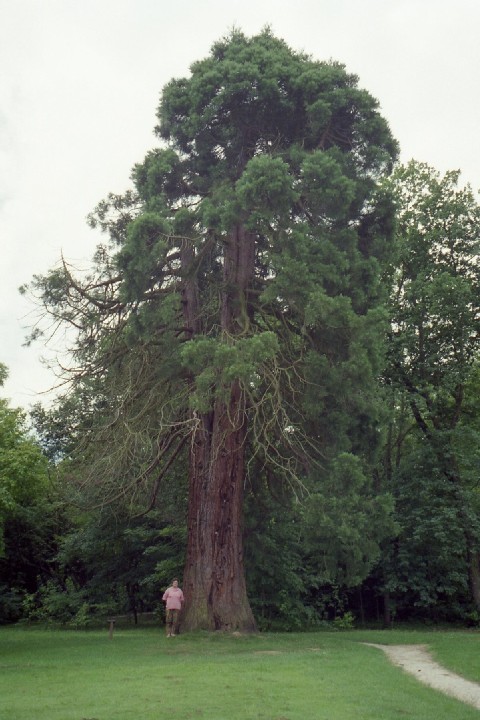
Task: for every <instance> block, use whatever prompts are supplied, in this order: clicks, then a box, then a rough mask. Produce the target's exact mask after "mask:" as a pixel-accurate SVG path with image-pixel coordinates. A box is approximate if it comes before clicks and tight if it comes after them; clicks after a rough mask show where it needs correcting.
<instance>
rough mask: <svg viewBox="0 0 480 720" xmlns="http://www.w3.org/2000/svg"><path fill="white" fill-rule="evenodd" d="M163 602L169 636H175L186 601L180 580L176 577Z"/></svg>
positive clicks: (166, 591)
mask: <svg viewBox="0 0 480 720" xmlns="http://www.w3.org/2000/svg"><path fill="white" fill-rule="evenodd" d="M162 600H163V602H164V603H165V607H166V632H167V637H175V635H176V634H177V631H178V616H179V614H180V610H181V609H182V605H183V603H184V601H185V598H184V597H183V592H182V589H181V588H179V587H178V580H177V579H176V578H175V579H174V580H173V581H172V585H171V587H169V588H168V589H167V590H165V592H164V593H163V597H162Z"/></svg>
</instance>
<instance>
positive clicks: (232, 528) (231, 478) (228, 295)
mask: <svg viewBox="0 0 480 720" xmlns="http://www.w3.org/2000/svg"><path fill="white" fill-rule="evenodd" d="M254 259H255V239H254V237H253V236H252V235H251V234H250V233H248V232H246V231H245V230H244V228H242V227H241V226H239V227H237V228H235V231H234V232H232V233H231V235H230V236H229V238H228V240H227V242H226V243H225V253H224V266H223V272H224V288H223V292H222V299H221V302H222V304H221V315H220V323H221V330H222V335H223V340H224V341H225V342H234V339H235V336H236V335H240V334H244V333H246V332H247V331H248V329H249V323H250V318H251V314H250V309H249V303H248V288H249V285H250V283H251V282H252V280H253V277H254ZM187 295H188V296H189V297H191V298H192V297H193V294H192V293H187ZM188 314H189V315H190V317H191V316H192V308H191V307H190V308H189V311H188ZM193 315H195V313H193ZM221 391H222V392H221V393H220V394H219V397H218V398H217V400H216V402H215V405H214V408H213V411H212V412H211V413H209V414H206V415H203V416H202V417H201V418H198V421H197V426H196V428H195V431H194V433H193V437H192V443H191V451H190V476H189V501H188V523H187V527H188V539H187V558H186V565H185V572H184V578H183V588H184V594H185V610H184V613H183V620H182V626H183V627H184V628H185V629H187V630H192V629H198V628H203V629H208V630H242V631H253V630H255V621H254V618H253V615H252V611H251V609H250V605H249V602H248V598H247V591H246V584H245V572H244V564H243V537H242V525H243V523H242V517H243V487H244V480H245V477H244V475H245V439H246V434H247V414H246V406H245V397H244V394H243V392H242V389H241V386H240V383H239V382H238V381H233V382H232V383H231V384H230V386H229V387H224V388H221Z"/></svg>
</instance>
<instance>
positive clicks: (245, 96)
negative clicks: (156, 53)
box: [36, 30, 396, 629]
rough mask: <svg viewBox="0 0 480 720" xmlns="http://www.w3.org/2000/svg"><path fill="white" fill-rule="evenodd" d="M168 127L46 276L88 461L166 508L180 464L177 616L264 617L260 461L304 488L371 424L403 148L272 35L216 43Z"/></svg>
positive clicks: (166, 96)
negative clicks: (251, 521)
mask: <svg viewBox="0 0 480 720" xmlns="http://www.w3.org/2000/svg"><path fill="white" fill-rule="evenodd" d="M158 121H159V124H158V126H157V128H156V133H157V136H158V138H159V139H160V145H159V147H158V148H157V149H155V150H153V151H151V152H150V153H148V154H147V156H146V158H145V160H144V161H143V163H141V164H139V165H137V166H136V167H135V168H134V170H133V176H132V179H133V182H134V190H132V191H129V192H127V193H125V194H124V195H122V196H118V195H111V196H109V197H108V198H107V200H106V201H104V202H102V203H101V204H100V205H99V206H98V208H97V210H96V211H95V213H94V214H93V215H92V217H91V223H92V225H96V226H100V227H101V228H102V229H104V230H105V231H106V232H107V233H108V234H109V237H110V242H109V243H107V244H106V246H102V247H100V248H99V250H98V252H97V255H96V264H95V268H94V271H93V272H92V273H90V275H88V276H87V277H83V278H82V279H81V280H80V279H78V278H77V279H76V278H75V277H74V276H73V273H72V272H71V270H70V268H69V267H68V266H67V264H65V263H64V264H62V266H61V267H60V268H59V269H57V270H54V271H52V272H51V273H50V274H49V275H48V276H47V277H44V278H37V279H36V286H37V291H39V293H40V295H41V297H42V301H43V302H44V304H45V305H46V307H47V309H48V312H49V313H50V314H51V315H52V316H53V318H54V319H55V322H58V323H59V324H60V325H62V324H63V323H64V322H69V323H71V324H72V325H73V326H74V327H75V328H76V330H77V333H78V335H77V340H76V343H75V346H74V348H73V358H74V359H75V361H76V367H75V368H71V370H73V377H74V385H76V387H77V388H81V392H82V393H83V395H82V397H84V398H85V397H87V398H91V400H90V401H88V402H86V404H85V406H84V411H83V418H84V423H83V427H82V428H81V430H79V432H78V437H79V441H80V442H79V444H78V448H77V452H76V456H75V461H74V462H76V463H77V469H76V470H75V473H76V475H77V476H78V477H81V478H83V479H84V481H85V482H86V483H87V482H88V483H90V487H91V488H94V489H95V488H98V491H99V493H100V492H101V493H102V498H101V500H100V501H101V502H107V501H108V500H111V499H113V498H115V497H116V496H118V495H120V494H126V493H131V496H132V497H133V498H135V502H136V503H137V502H138V501H139V500H145V499H148V503H149V505H151V506H153V505H154V504H155V502H157V501H158V497H159V490H161V486H162V483H163V482H165V481H166V479H167V478H168V477H169V476H170V474H171V473H172V472H173V469H174V468H175V467H177V468H182V467H184V468H185V471H186V472H188V478H189V490H188V493H189V498H188V507H189V509H188V519H187V522H188V548H187V557H186V566H185V575H184V579H183V586H184V591H185V594H186V598H187V603H186V611H185V618H184V623H185V625H186V627H190V628H192V627H204V628H217V629H221V628H223V629H227V628H231V629H234V628H241V629H251V628H254V619H253V616H252V613H251V610H250V607H249V603H248V599H247V595H246V591H245V580H244V569H243V550H242V496H243V492H244V486H245V482H246V478H247V476H248V474H249V473H251V472H259V473H261V475H262V477H265V478H266V482H269V483H273V482H276V483H287V484H290V485H291V486H292V488H301V487H302V486H304V487H306V486H309V485H312V484H314V483H319V482H321V478H322V477H324V476H325V474H326V473H328V472H329V467H330V464H331V462H332V461H334V459H335V457H336V456H337V455H338V454H339V453H343V457H344V462H348V460H346V459H345V458H348V457H349V454H350V455H352V454H357V455H358V456H361V455H362V452H363V451H364V450H365V447H366V446H367V445H368V444H370V442H371V439H372V437H373V436H374V435H375V427H374V425H375V418H374V414H375V413H374V412H372V407H373V405H374V402H373V389H372V388H373V378H374V376H375V373H376V372H377V371H378V363H379V353H378V337H379V334H380V333H381V329H382V317H383V315H382V312H381V310H379V303H380V300H381V292H380V289H379V280H378V278H379V266H380V264H381V262H382V259H383V257H384V255H385V253H386V251H387V248H388V240H389V232H390V222H391V217H390V208H389V207H388V204H386V203H385V201H382V202H381V203H380V202H377V201H376V194H375V190H376V184H377V181H378V179H379V177H380V176H382V175H383V174H384V173H386V172H388V170H389V169H390V167H391V165H392V162H393V160H394V159H395V156H396V144H395V142H394V140H393V139H392V137H391V134H390V131H389V129H388V126H387V124H386V122H385V121H384V120H383V119H382V117H381V116H380V114H379V112H378V106H377V102H376V101H375V100H374V99H373V98H372V97H371V96H370V95H369V94H368V93H367V92H365V91H364V90H361V89H359V88H358V85H357V78H356V77H355V76H353V75H350V74H348V73H347V72H346V71H345V69H344V67H343V66H341V65H339V64H337V63H334V62H316V61H313V60H312V59H311V58H310V57H308V56H306V55H303V54H297V53H295V52H293V51H292V50H290V49H289V48H288V47H287V46H286V45H285V43H284V42H282V41H281V40H278V39H276V38H275V37H273V36H272V35H271V33H270V32H269V31H268V30H267V31H264V32H262V33H261V34H260V35H259V36H257V37H253V38H246V37H245V36H244V35H243V34H242V33H240V32H233V33H232V34H231V36H229V37H228V38H226V39H225V40H222V41H220V42H218V43H216V44H215V45H214V46H213V47H212V50H211V53H210V55H209V56H208V57H207V58H206V59H205V60H202V61H200V62H197V63H195V64H194V65H193V66H192V68H191V74H190V76H189V77H187V78H182V79H180V80H173V81H172V82H170V83H169V84H168V85H167V86H166V87H165V88H164V90H163V94H162V97H161V102H160V106H159V109H158ZM89 403H90V404H89ZM182 463H183V465H182ZM74 467H75V466H73V465H72V468H74ZM72 472H73V470H72ZM147 496H148V498H147ZM132 502H133V500H132Z"/></svg>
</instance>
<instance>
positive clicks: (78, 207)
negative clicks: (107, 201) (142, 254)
mask: <svg viewBox="0 0 480 720" xmlns="http://www.w3.org/2000/svg"><path fill="white" fill-rule="evenodd" d="M267 24H269V25H270V26H271V27H272V30H273V32H274V33H275V34H276V35H277V36H279V37H282V38H283V39H284V40H286V42H287V43H288V44H289V45H290V46H291V47H292V48H293V49H295V50H303V51H305V52H307V53H310V54H311V55H312V56H313V57H314V58H315V59H319V60H328V59H330V58H333V59H334V60H338V61H340V62H342V63H344V64H345V65H346V67H347V70H348V71H350V72H354V73H356V74H357V75H358V76H359V78H360V85H361V86H362V87H364V88H366V89H367V90H369V91H370V92H371V93H372V95H374V96H375V97H376V98H377V99H378V100H379V102H380V105H381V108H382V112H383V114H384V116H385V117H386V118H387V120H388V121H389V123H390V126H391V128H392V131H393V133H394V135H395V136H396V138H397V139H398V140H399V142H400V146H401V150H402V160H404V161H407V160H409V159H410V158H412V157H413V158H415V159H417V160H422V161H425V162H428V163H430V164H431V165H433V166H434V167H436V168H437V169H438V170H440V171H441V172H444V171H445V170H449V169H460V170H461V171H462V178H463V181H464V182H465V183H466V182H470V183H471V184H472V186H473V188H474V190H477V189H479V188H480V142H479V138H478V135H479V129H480V82H479V70H480V42H479V39H478V38H479V33H480V2H478V0H295V1H293V0H290V1H288V0H203V1H201V0H196V1H195V0H176V1H174V0H169V1H168V2H167V1H166V0H0V67H1V68H2V70H1V73H0V243H1V255H0V288H1V293H2V302H1V304H0V362H3V363H5V364H6V365H7V366H8V368H9V371H10V377H9V380H8V381H7V384H6V385H5V388H4V389H3V396H4V397H8V398H9V399H10V402H11V404H12V406H15V407H16V406H22V407H24V408H28V407H29V406H30V405H32V404H33V403H34V402H35V401H37V400H38V399H42V396H41V395H38V393H41V392H42V391H45V390H47V389H48V388H49V387H50V386H51V384H52V382H53V378H52V375H51V374H50V373H48V372H47V370H46V369H44V368H43V367H42V365H41V362H40V357H41V356H42V355H45V349H44V347H42V345H41V344H38V345H36V346H35V347H33V348H29V349H26V348H24V347H22V343H23V341H24V337H25V329H24V328H25V327H26V326H27V325H28V323H29V313H31V312H32V309H33V306H32V304H31V303H29V302H28V301H27V300H26V299H25V298H22V297H21V296H20V295H19V293H18V290H17V288H18V287H19V286H20V285H21V284H24V283H26V282H28V281H29V280H30V279H31V277H32V275H33V274H35V273H38V274H42V273H44V272H46V271H47V270H48V269H49V268H51V267H52V266H53V265H54V264H55V263H56V262H57V261H58V260H59V258H60V254H61V252H63V254H64V256H65V257H66V258H67V259H69V260H71V261H72V262H73V263H76V264H77V265H83V266H85V265H86V264H87V263H88V260H89V259H90V258H91V256H92V254H93V251H94V248H95V246H96V244H97V242H98V241H99V239H100V237H99V235H97V234H96V233H95V232H93V231H92V230H90V229H89V228H88V227H87V225H86V223H85V217H86V215H87V214H88V213H89V212H90V211H91V210H92V209H93V208H94V206H95V205H96V204H97V202H98V201H99V200H101V199H102V198H104V197H105V196H106V195H107V193H108V192H110V191H112V192H123V191H124V190H125V189H126V188H127V187H128V186H129V176H130V171H131V168H132V166H133V165H134V164H135V163H136V162H139V161H141V160H142V159H143V156H144V155H145V153H146V152H147V151H148V150H149V149H150V148H152V147H153V146H154V145H155V138H154V136H153V127H154V125H155V122H156V119H155V110H156V107H157V105H158V101H159V96H160V91H161V89H162V87H163V86H164V85H165V84H166V83H167V82H168V81H169V80H170V79H171V78H172V77H181V76H184V75H186V74H188V69H189V66H190V64H191V63H192V62H194V61H195V60H198V59H200V58H203V57H205V56H206V55H207V54H208V52H209V49H210V47H211V45H212V43H213V42H214V41H215V40H217V39H219V38H220V37H222V36H224V35H225V34H227V33H228V32H229V30H231V29H232V27H234V26H235V27H237V28H240V29H242V30H243V31H244V32H245V33H246V34H248V35H251V34H255V33H257V32H259V31H260V30H261V29H262V27H264V26H265V25H267ZM44 400H45V398H44Z"/></svg>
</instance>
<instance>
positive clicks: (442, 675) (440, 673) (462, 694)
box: [365, 643, 480, 710]
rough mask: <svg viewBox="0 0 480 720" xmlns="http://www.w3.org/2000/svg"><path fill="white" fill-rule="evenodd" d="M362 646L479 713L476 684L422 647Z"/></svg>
mask: <svg viewBox="0 0 480 720" xmlns="http://www.w3.org/2000/svg"><path fill="white" fill-rule="evenodd" d="M365 645H370V646H371V647H375V648H378V649H379V650H383V652H384V653H385V654H386V655H387V657H388V658H389V659H390V660H391V662H392V663H394V665H398V666H399V667H401V668H402V669H403V670H405V672H407V673H410V675H414V676H415V677H416V678H417V680H419V681H420V682H422V683H424V684H425V685H428V686H429V687H431V688H435V690H440V691H441V692H443V693H445V694H446V695H451V696H452V697H454V698H457V700H462V702H464V703H467V704H468V705H473V707H475V708H477V709H478V710H480V685H479V684H478V683H476V682H472V681H471V680H465V678H463V677H461V676H460V675H456V674H455V673H453V672H450V670H447V669H446V668H444V667H443V666H442V665H439V664H438V663H437V662H435V660H434V659H433V658H432V656H431V655H430V653H429V652H428V650H427V649H426V646H425V645H377V644H376V643H365Z"/></svg>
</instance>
